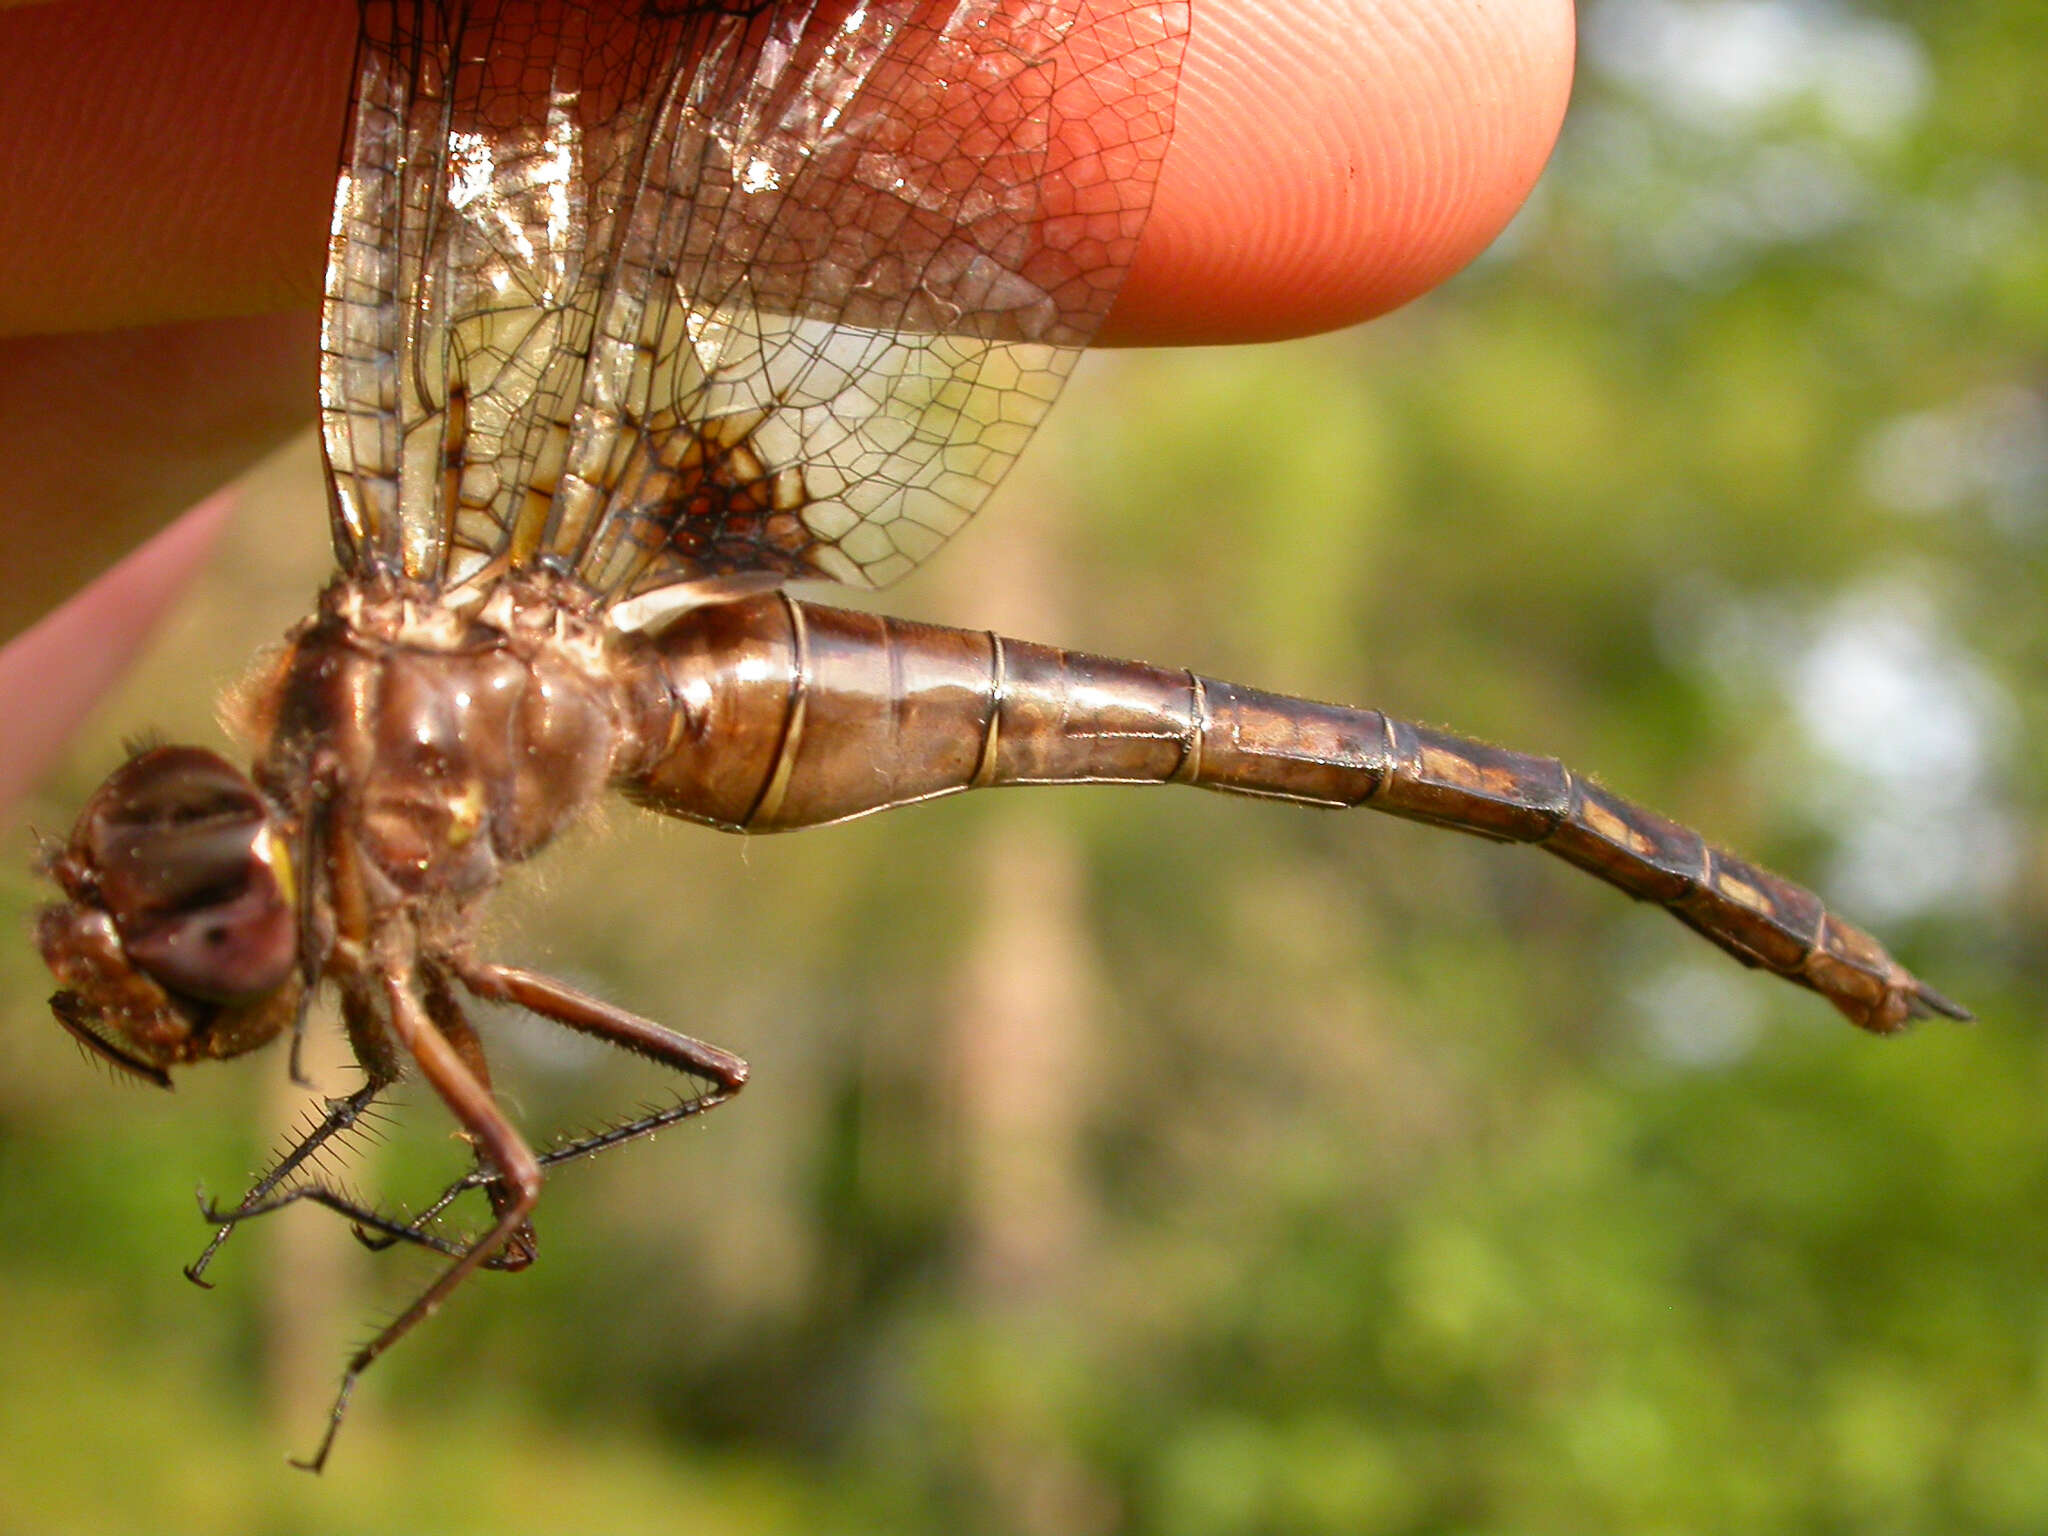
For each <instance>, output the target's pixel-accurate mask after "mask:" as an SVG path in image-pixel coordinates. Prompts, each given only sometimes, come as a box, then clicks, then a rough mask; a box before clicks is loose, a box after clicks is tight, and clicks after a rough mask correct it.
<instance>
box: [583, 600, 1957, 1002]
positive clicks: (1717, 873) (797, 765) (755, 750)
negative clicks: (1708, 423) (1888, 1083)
mask: <svg viewBox="0 0 2048 1536" xmlns="http://www.w3.org/2000/svg"><path fill="white" fill-rule="evenodd" d="M628 665H629V671H630V672H631V673H632V675H633V678H634V682H635V695H636V708H635V718H634V724H633V727H632V730H631V731H630V732H629V735H630V736H631V738H632V739H633V740H634V742H635V745H634V746H633V747H632V748H631V749H630V750H629V751H628V752H626V753H624V754H622V757H621V761H622V765H623V766H622V769H621V778H620V781H619V782H620V785H621V787H622V788H623V790H624V791H625V793H627V794H628V795H629V796H631V797H632V798H634V799H636V800H638V801H640V802H641V803H642V804H645V805H649V806H651V807H653V808H655V809H657V810H661V811H664V812H667V813H668V814H670V815H675V816H683V817H688V818H690V819H692V820H696V821H704V822H709V823H710V824H712V825H714V826H718V827H723V828H726V829H728V830H732V831H750V832H769V831H784V830H788V829H791V828H796V827H806V826H818V825H821V824H824V823H827V822H833V821H844V820H848V819H850V818H852V817H855V816H864V815H867V814H868V813H870V812H872V811H878V810H884V809H887V808H888V807H890V806H896V805H908V804H911V803H913V802H916V801H919V800H929V799H932V798H934V797H936V796H939V795H944V794H951V793H954V792H956V791H958V790H963V789H977V788H982V787H985V786H992V785H1002V784H1078V783H1097V784H1100V783H1112V784H1159V783H1182V784H1192V785H1196V786H1198V787H1201V788H1204V789H1214V790H1221V791H1225V792H1229V793H1233V794H1246V795H1257V796H1262V797H1266V798H1273V799H1283V800H1292V801H1296V802H1298V803H1302V804H1307V805H1317V806H1325V807H1331V808H1341V807H1347V806H1354V805H1364V806H1370V807H1371V808H1373V809H1375V810H1381V811H1387V812H1390V813H1392V814H1394V815H1397V816H1403V817H1406V818H1409V819H1411V820H1417V821H1427V822H1432V823H1434V824H1436V825H1439V826H1444V827H1450V828H1453V829H1455V830H1457V831H1461V832H1471V833H1476V834H1478V835H1480V836H1484V837H1491V838H1495V839H1499V840H1502V841H1506V842H1519V843H1534V844H1537V845H1538V846H1540V847H1543V848H1545V849H1547V850H1548V851H1549V852H1551V853H1553V854H1555V855H1557V856H1558V857H1559V858H1562V859H1564V860H1565V861H1566V862H1567V863H1570V864H1574V865H1577V866H1578V867H1579V868H1581V869H1583V870H1586V871H1587V872H1589V873H1591V874H1594V875H1597V876H1598V877H1599V878H1600V879H1602V880H1605V881H1606V882H1607V883H1609V884H1610V885H1614V886H1618V887H1619V888H1621V889H1622V890H1624V891H1626V892H1628V893H1629V894H1630V895H1631V896H1634V897H1636V898H1638V899H1640V900H1644V901H1652V902H1656V903H1657V904H1658V905H1660V906H1663V907H1665V908H1667V909H1668V910H1669V911H1670V912H1671V913H1672V915H1673V916H1675V917H1677V918H1678V919H1679V921H1681V922H1683V923H1685V924H1687V925H1688V926H1689V927H1691V928H1693V929H1695V930H1697V931H1698V932H1699V933H1701V934H1703V935H1704V936H1705V937H1706V938H1708V939H1710V940H1711V941H1712V942H1714V943H1715V944H1717V945H1719V946H1720V947H1721V948H1722V949H1725V950H1727V951H1728V952H1729V953H1730V954H1732V955H1734V956H1735V957H1736V958H1737V959H1739V960H1741V961H1742V962H1743V963H1744V964H1746V965H1754V966H1761V967H1763V968H1764V969H1766V970H1770V971H1773V972H1776V973H1777V974H1778V975H1780V976H1783V977H1785V978H1787V979H1788V980H1791V981H1795V982H1798V983H1800V984H1801V985H1802V986H1807V987H1811V988H1812V989H1813V990H1815V991H1817V992H1819V993H1821V994H1822V995H1823V996H1825V997H1826V998H1827V999H1828V1000H1829V1001H1830V1002H1832V1003H1834V1004H1835V1006H1836V1007H1838V1008H1840V1009H1841V1010H1842V1012H1844V1013H1845V1014H1847V1015H1848V1016H1849V1017H1850V1018H1851V1019H1852V1020H1854V1021H1855V1022H1856V1023H1857V1024H1859V1025H1861V1026H1863V1027H1864V1028H1866V1029H1871V1030H1876V1031H1879V1032H1887V1031H1890V1030H1894V1029H1898V1028H1901V1027H1903V1025H1904V1024H1905V1023H1906V1022H1907V1020H1909V1019H1911V1018H1915V1017H1921V1016H1924V1015H1926V1014H1928V1013H1942V1014H1947V1015H1949V1016H1951V1017H1958V1018H1966V1017H1968V1015H1967V1014H1966V1013H1965V1012H1964V1011H1963V1010H1962V1009H1960V1008H1958V1007H1957V1006H1956V1005H1955V1004H1953V1003H1951V1002H1949V1001H1948V1000H1947V999H1945V998H1943V997H1942V996H1941V995H1940V994H1939V993H1937V992H1935V991H1933V990H1932V989H1931V988H1928V987H1926V986H1924V985H1923V984H1922V983H1920V982H1919V981H1918V980H1916V979H1915V978H1914V977H1913V976H1912V975H1911V974H1910V973H1908V972H1907V971H1906V969H1905V968H1904V967H1903V966H1901V965H1899V964H1898V962H1897V961H1895V960H1893V959H1892V958H1891V957H1890V956H1889V955H1888V954H1886V953H1885V951H1884V949H1883V948H1882V946H1880V945H1879V944H1878V943H1877V942H1876V941H1875V940H1874V939H1872V938H1870V937H1869V936H1868V935H1867V934H1865V933H1863V932H1862V931H1860V930H1859V929H1856V928H1854V927H1852V926H1850V925H1849V924H1847V923H1845V922H1843V921H1842V920H1841V919H1840V918H1838V917H1835V916H1833V915H1832V914H1831V913H1829V912H1828V911H1827V909H1826V908H1825V906H1824V905H1823V904H1822V903H1821V901H1820V899H1819V898H1818V897H1817V896H1815V895H1813V893H1811V892H1810V891H1807V890H1805V889H1803V888H1801V887H1799V886H1796V885H1794V884H1792V883H1791V882H1790V881H1787V880H1783V879H1781V878H1779V877H1778V876H1776V875H1774V874H1771V873H1770V872H1769V871H1767V870H1763V869H1759V868H1757V867H1756V866H1755V865H1752V864H1748V863H1746V862H1744V861H1743V860H1740V859H1737V858H1735V857H1734V856H1732V855H1730V854H1726V853H1723V852H1721V851H1720V850H1719V849H1715V848H1712V847H1710V846H1709V845H1708V844H1707V843H1706V842H1705V840H1704V839H1702V838H1701V837H1700V835H1699V834H1698V833H1696V832H1694V831H1692V830H1691V829H1690V828H1688V827H1685V826H1682V825H1680V824H1679V823H1677V822H1674V821H1671V820H1669V819H1667V818H1665V817H1663V816H1659V815H1657V814H1656V813H1655V812H1652V811H1647V810H1644V809H1643V808H1642V807H1641V806H1638V805H1634V804H1631V803H1630V802H1629V801H1627V800H1624V799H1622V798H1621V797H1619V796H1617V795H1613V794H1610V793H1608V792H1607V791H1606V790H1604V789H1602V788H1600V787H1599V786H1598V785H1594V784H1590V783H1588V782H1586V781H1585V780H1584V779H1581V778H1579V777H1578V776H1577V775H1575V774H1573V773H1572V772H1571V771H1570V770H1569V769H1567V768H1566V767H1565V766H1564V765H1563V764H1562V763H1560V762H1558V761H1557V760H1556V759H1554V758H1548V757H1534V756H1530V755H1528V754H1525V753H1520V752H1510V751H1507V750H1505V749H1503V748H1500V747H1493V746H1488V745H1486V744H1485V743H1482V742H1477V741H1472V740H1468V739H1466V738H1464V737H1460V736H1453V735H1450V734H1449V733H1447V732H1442V731H1435V730H1431V729H1429V728H1427V727H1424V726H1417V725H1411V724H1409V723H1408V722H1406V721H1402V720H1396V719H1392V718H1390V717H1389V716H1386V715H1383V714H1381V713H1380V712H1379V711H1377V710H1370V709H1350V708H1345V707H1343V706H1340V705H1334V704H1319V703H1315V702H1313V701H1311V700H1307V699H1298V698H1292V697H1289V696H1286V695H1283V694H1272V693H1265V692H1262V691H1260V690H1257V689H1252V688H1242V687H1239V686H1237V685H1235V684H1231V683H1221V682H1216V681H1214V680H1212V679H1208V678H1203V677H1198V676H1196V675H1195V674H1193V673H1190V672H1175V671H1168V670H1165V669H1162V668H1158V667H1152V666H1146V665H1143V664H1141V663H1137V662H1126V661H1114V660H1111V659H1108V658H1106V657H1099V656H1088V655H1081V654H1076V653H1072V652H1067V651H1061V650H1056V649H1054V648H1052V647H1050V646H1043V645H1034V644H1030V643H1028V642H1022V641H1015V640H1005V639H1001V638H999V637H997V636H994V635H990V634H986V633H977V632H973V631H967V630H956V629H947V628H942V627H939V626H936V625H929V624H912V623H906V622H904V621H903V620H900V619H890V618H886V617H882V616H878V615H872V614H863V613H849V612H845V611H842V610H838V609H831V608H819V607H813V606H811V605H809V604H804V603H798V602H796V601H794V600H792V599H790V598H788V597H786V596H784V595H782V594H780V593H776V594H770V595H768V596H764V597H758V598H750V599H746V600H743V601H736V602H731V603H725V604H719V605H713V606H708V607H704V608H698V609H694V610H692V611H691V612H689V613H687V614H685V615H683V616H682V617H681V618H680V619H678V620H677V621H676V622H675V623H673V624H672V625H670V626H669V627H667V628H666V629H664V630H662V631H661V632H659V633H658V634H655V635H652V636H649V637H647V638H646V639H645V640H644V641H642V642H641V643H640V645H639V646H638V648H637V649H636V650H635V651H633V652H632V653H631V654H630V656H629V662H628Z"/></svg>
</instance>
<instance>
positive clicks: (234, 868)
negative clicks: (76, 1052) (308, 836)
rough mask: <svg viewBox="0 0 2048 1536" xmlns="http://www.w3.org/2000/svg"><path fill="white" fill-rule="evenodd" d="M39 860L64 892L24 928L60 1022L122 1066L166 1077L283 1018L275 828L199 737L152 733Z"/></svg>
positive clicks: (287, 951)
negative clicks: (60, 842) (42, 964)
mask: <svg viewBox="0 0 2048 1536" xmlns="http://www.w3.org/2000/svg"><path fill="white" fill-rule="evenodd" d="M47 868H48V873H49V875H50V877H51V878H52V879H54V880H55V881H56V882H57V884H58V885H59V886H60V887H61V888H62V890H63V892H64V895H65V897H66V898H67V899H66V900H65V901H64V902H62V903H60V904H58V905H55V906H51V907H48V908H46V909H45V910H44V911H43V913H42V915H41V917H40V918H39V920H38V922H37V928H36V938H37V943H38V944H39V946H40V947H41V949H42V952H43V958H44V960H45V961H46V962H47V963H48V964H49V967H50V969H51V971H52V972H53V973H54V974H55V975H56V977H57V980H58V982H59V983H60V984H61V986H62V990H61V991H59V992H58V993H57V995H56V996H55V997H53V998H52V999H51V1008H52V1010H53V1011H54V1012H55V1013H56V1016H57V1018H58V1020H59V1022H61V1023H62V1024H63V1025H64V1027H65V1028H66V1029H68V1030H70V1031H71V1033H72V1034H73V1035H75V1036H77V1038H78V1039H79V1040H81V1041H83V1042H84V1043H85V1044H86V1045H87V1046H89V1047H90V1048H91V1049H92V1050H94V1051H95V1052H97V1053H98V1054H99V1055H101V1056H102V1057H104V1058H105V1059H106V1060H108V1061H110V1062H112V1063H113V1064H114V1065H115V1066H117V1067H119V1068H121V1069H122V1070H124V1071H128V1072H132V1073H134V1074H135V1075H137V1076H139V1077H143V1078H146V1079H148V1080H150V1081H152V1082H156V1083H168V1081H169V1079H168V1077H167V1075H166V1074H167V1071H168V1069H169V1068H171V1067H174V1066H182V1065H184V1064H185V1063H187V1062H193V1061H204V1060H215V1059H220V1058H223V1057H228V1056H239V1055H240V1054H241V1053H242V1052H244V1051H248V1050H253V1049H254V1048H255V1047H257V1046H259V1045H263V1044H265V1043H267V1042H268V1041H269V1040H271V1039H272V1038H273V1037H274V1036H275V1035H276V1034H277V1033H278V1031H279V1030H280V1029H281V1028H282V1027H283V1026H284V1025H285V1024H286V1023H288V1022H289V1021H290V1019H291V1016H292V1010H293V1008H294V1006H295V1003H296V998H297V995H298V993H299V990H300V989H299V986H298V984H297V978H298V967H299V932H298V918H297V908H296V903H295V900H294V893H295V887H294V880H293V872H292V867H291V860H290V857H289V854H288V852H287V850H286V842H285V839H284V837H283V836H282V835H281V833H280V830H279V827H278V825H277V819H276V817H275V814H274V812H273V809H272V807H271V805H270V804H269V802H268V801H266V800H265V799H264V797H263V795H262V793H261V792H260V791H259V790H258V789H257V788H256V786H255V784H254V783H252V782H251V781H250V779H249V776H248V775H247V774H245V773H243V772H242V771H241V770H239V769H237V768H236V767H234V766H233V765H232V764H231V763H229V762H228V761H227V760H226V759H225V758H222V757H220V756H218V755H216V754H214V753H212V752H206V751H202V750H201V749H199V748H197V747H157V748H152V749H150V750H148V751H144V752H141V753H138V754H137V755H136V756H134V757H132V758H130V759H129V760H128V761H127V762H126V763H124V764H122V766H121V767H120V768H118V769H116V770H115V771H114V773H113V774H112V775H111V776H110V777H109V778H108V779H107V781H106V782H105V783H104V784H102V785H101V786H100V788H99V790H98V791H97V792H96V793H95V794H94V795H93V797H92V798H91V799H90V800H89V801H87V802H86V806H85V810H84V812H83V813H82V814H81V815H80V816H79V818H78V824H77V826H76V827H75V828H74V829H73V831H72V834H71V840H70V842H69V843H68V844H66V845H65V847H64V848H63V849H62V850H61V851H59V852H57V853H56V854H55V856H54V857H52V858H51V859H50V861H49V864H48V867H47Z"/></svg>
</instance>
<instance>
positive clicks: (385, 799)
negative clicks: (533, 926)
mask: <svg viewBox="0 0 2048 1536" xmlns="http://www.w3.org/2000/svg"><path fill="white" fill-rule="evenodd" d="M576 595H578V594H577V589H576V588H574V586H573V585H572V584H569V583H564V582H558V581H555V580H552V579H550V578H548V577H546V576H544V575H537V574H527V575H522V576H518V577H513V578H509V579H507V580H505V581H502V582H500V583H498V584H497V585H496V586H494V587H492V588H491V589H490V590H489V591H488V592H487V593H485V594H483V595H482V596H481V597H480V598H479V599H477V600H475V601H473V602H470V603H467V604H464V605H461V606H456V605H452V604H449V603H446V602H442V601H436V600H433V599H431V598H429V597H428V596H427V595H426V594H424V593H423V592H421V591H420V590H418V589H417V588H414V587H412V586H411V585H409V584H406V583H402V582H399V581H396V580H391V579H375V578H373V579H369V580H362V581H357V580H344V581H339V582H336V583H335V584H334V585H332V586H330V587H329V588H328V589H327V591H326V592H325V593H324V594H323V595H322V597H321V600H320V606H319V610H318V612H316V613H315V614H314V616H313V617H312V618H310V619H308V620H307V621H306V622H305V623H304V624H303V625H301V626H300V627H299V628H298V629H297V630H296V631H294V632H293V633H292V634H291V635H290V636H289V637H288V638H287V640H286V642H285V645H284V648H283V649H282V651H281V652H279V653H278V654H276V655H275V656H274V657H272V658H271V659H270V660H269V662H268V663H267V664H266V665H264V666H263V667H261V668H260V669H259V670H258V671H257V673H256V674H255V675H254V676H252V677H251V678H250V679H249V680H248V681H247V682H246V683H245V684H244V685H243V687H242V689H241V690H240V692H239V693H238V695H237V697H236V699H235V701H234V702H233V703H232V704H231V705H230V710H229V713H230V716H231V720H232V723H233V724H234V726H235V727H236V728H237V730H238V731H239V733H240V734H241V735H242V736H243V737H244V739H245V740H246V741H247V742H248V743H249V746H250V749H251V751H252V752H253V754H254V756H255V777H256V782H257V783H258V784H259V785H260V786H261V787H262V789H263V790H264V792H265V793H266V794H268V795H269V796H271V797H272V798H273V799H275V800H276V801H278V802H279V803H281V804H283V805H285V806H288V807H290V809H291V811H292V813H293V816H294V819H298V820H301V824H302V825H303V824H304V821H303V819H304V818H307V817H309V816H310V817H312V818H314V819H315V821H316V822H324V823H325V825H324V827H322V835H321V839H320V840H321V841H323V842H325V841H328V840H330V839H333V838H335V837H337V836H338V837H341V838H344V839H345V840H346V841H348V842H349V843H351V844H352V845H353V846H354V848H355V850H356V851H357V854H358V857H359V859H360V870H359V873H360V876H361V878H362V880H363V884H364V888H365V895H366V896H367V897H368V898H369V900H370V902H371V904H372V905H374V906H385V905H394V904H398V903H402V902H405V901H407V900H408V899H411V898H417V897H422V896H429V897H437V898H438V897H445V898H448V899H450V900H452V901H453V902H455V903H457V904H461V903H462V902H463V901H464V900H465V899H467V898H469V897H472V896H475V895H478V894H480V893H482V892H483V891H485V890H487V889H489V887H490V886H492V885H493V884H494V883H495V882H496V880H497V878H498V875H499V871H500V869H501V866H503V865H505V864H510V863H517V862H519V861H520V860H523V859H526V858H529V857H531V856H532V855H533V854H534V853H536V852H538V851H539V850H540V849H541V848H542V847H543V846H544V845H545V844H546V843H547V842H548V841H549V840H550V839H551V838H553V837H554V836H555V834H556V833H557V832H559V831H561V830H562V829H563V828H564V827H566V826H568V825H569V824H571V823H573V822H574V821H575V820H576V819H577V818H578V817H579V816H581V815H582V814H583V813H584V811H585V810H586V809H587V808H588V807H589V805H590V804H591V802H592V800H593V799H594V798H595V797H596V796H597V794H598V793H599V791H601V790H602V789H603V788H604V786H605V783H606V781H607V779H608V778H609V777H610V774H611V771H612V767H613V763H614V759H615V757H616V756H617V754H618V751H619V745H620V741H621V736H622V730H621V725H620V720H619V714H618V708H617V705H616V704H615V702H614V689H613V684H612V681H611V667H612V665H613V662H612V658H611V655H610V652H609V651H608V649H607V647H606V644H605V641H604V637H603V631H602V630H601V628H600V626H599V625H598V623H597V622H595V621H594V620H592V619H590V618H588V617H586V616H585V614H584V613H583V605H582V604H580V603H576V602H573V601H569V600H567V599H573V598H574V597H575V596H576Z"/></svg>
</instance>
